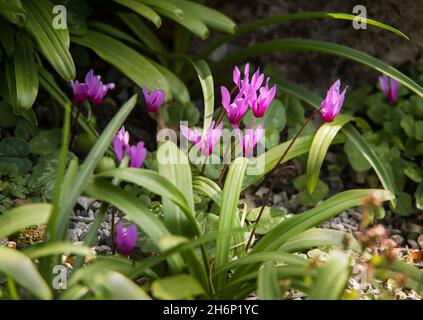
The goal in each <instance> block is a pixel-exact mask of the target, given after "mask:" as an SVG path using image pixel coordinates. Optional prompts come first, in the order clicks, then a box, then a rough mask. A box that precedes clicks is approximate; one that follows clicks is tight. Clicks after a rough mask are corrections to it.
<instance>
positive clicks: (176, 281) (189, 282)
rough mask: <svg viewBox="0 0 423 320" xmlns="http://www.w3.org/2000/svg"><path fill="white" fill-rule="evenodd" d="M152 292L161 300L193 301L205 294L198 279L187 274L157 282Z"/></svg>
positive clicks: (154, 283) (153, 285) (152, 287)
mask: <svg viewBox="0 0 423 320" xmlns="http://www.w3.org/2000/svg"><path fill="white" fill-rule="evenodd" d="M151 292H152V294H153V296H154V297H155V298H157V299H161V300H182V299H193V298H194V297H196V296H199V295H203V294H205V292H204V289H203V288H202V286H201V284H200V283H199V282H198V281H197V279H195V278H194V277H192V276H190V275H187V274H181V275H176V276H171V277H165V278H162V279H160V280H156V281H154V282H153V284H152V285H151Z"/></svg>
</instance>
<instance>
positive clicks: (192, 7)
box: [168, 0, 236, 33]
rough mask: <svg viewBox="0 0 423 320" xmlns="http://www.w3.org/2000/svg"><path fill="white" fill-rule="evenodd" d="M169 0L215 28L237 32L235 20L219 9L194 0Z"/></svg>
mask: <svg viewBox="0 0 423 320" xmlns="http://www.w3.org/2000/svg"><path fill="white" fill-rule="evenodd" d="M168 1H169V2H171V3H173V4H175V5H177V6H179V7H180V8H181V9H183V10H184V13H186V12H189V13H191V14H192V15H193V16H195V17H198V18H199V19H201V20H202V21H203V22H204V23H205V24H206V25H207V26H209V27H211V28H213V29H216V30H219V31H223V32H227V33H234V32H235V28H236V24H235V22H234V21H232V19H230V18H228V17H227V16H225V15H224V14H223V13H221V12H219V11H217V10H214V9H212V8H209V7H206V6H203V5H202V4H199V3H196V2H194V1H186V0H168Z"/></svg>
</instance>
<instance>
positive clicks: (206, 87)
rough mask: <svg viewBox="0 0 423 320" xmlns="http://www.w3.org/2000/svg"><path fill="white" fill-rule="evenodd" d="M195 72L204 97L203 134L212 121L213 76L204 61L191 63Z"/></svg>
mask: <svg viewBox="0 0 423 320" xmlns="http://www.w3.org/2000/svg"><path fill="white" fill-rule="evenodd" d="M191 63H192V64H193V66H194V68H195V70H196V71H197V75H198V79H199V80H200V83H201V88H202V89H203V97H204V124H203V128H204V132H206V130H207V129H208V128H209V127H210V125H211V123H212V120H213V112H214V85H213V76H212V74H211V71H210V68H209V66H208V64H207V62H206V61H204V60H198V61H192V60H191Z"/></svg>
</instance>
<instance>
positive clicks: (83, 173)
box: [51, 95, 137, 240]
mask: <svg viewBox="0 0 423 320" xmlns="http://www.w3.org/2000/svg"><path fill="white" fill-rule="evenodd" d="M136 102H137V96H136V95H134V96H133V97H132V98H131V99H129V100H128V101H127V102H126V103H125V104H124V105H123V106H122V107H121V108H120V110H119V112H118V113H117V114H116V115H115V116H114V117H113V119H112V120H111V121H110V122H109V124H108V125H107V127H106V128H105V129H104V131H103V133H102V134H101V136H100V138H99V139H98V141H97V143H96V144H95V145H94V147H93V148H92V149H91V151H90V153H89V154H88V156H87V157H86V159H85V161H84V164H83V165H82V166H81V168H80V170H79V172H78V175H77V176H76V178H75V179H74V181H73V183H72V186H71V187H70V188H69V194H68V197H67V198H66V199H65V201H64V202H63V203H61V206H60V209H59V211H58V212H57V216H55V217H53V218H52V221H54V222H55V225H54V226H53V225H52V226H51V229H52V230H53V233H52V234H53V235H54V237H53V238H52V239H60V240H64V239H65V238H66V230H67V226H68V222H69V217H70V214H71V212H72V209H73V207H74V206H75V203H76V201H77V199H78V197H79V196H80V194H81V193H82V192H83V191H84V189H85V186H86V185H87V184H88V182H89V180H90V178H91V175H92V174H93V172H94V169H95V168H96V166H97V164H98V162H99V161H100V160H101V158H102V157H103V155H104V153H105V152H106V150H107V149H108V148H109V146H110V144H111V141H112V139H113V137H114V135H115V134H116V132H117V131H118V130H119V128H120V127H121V126H122V124H123V122H124V121H125V119H126V118H127V117H128V115H129V113H130V112H131V111H132V109H133V108H134V107H135V104H136ZM56 237H57V238H56Z"/></svg>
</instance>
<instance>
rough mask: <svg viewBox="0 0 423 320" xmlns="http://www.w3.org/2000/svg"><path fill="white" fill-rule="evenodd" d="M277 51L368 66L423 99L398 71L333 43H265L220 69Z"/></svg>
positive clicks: (229, 59) (221, 64)
mask: <svg viewBox="0 0 423 320" xmlns="http://www.w3.org/2000/svg"><path fill="white" fill-rule="evenodd" d="M275 51H311V52H321V53H326V54H329V55H334V56H338V57H343V58H347V59H350V60H353V61H356V62H359V63H362V64H364V65H367V66H369V67H371V68H373V69H375V70H377V71H379V72H381V73H384V74H386V75H387V76H389V77H390V78H393V79H396V80H398V81H399V82H400V83H401V84H402V85H404V86H405V87H407V88H409V89H410V90H411V91H413V92H414V93H416V94H417V95H419V96H420V97H422V98H423V88H422V87H421V86H420V85H419V84H418V83H416V82H415V81H414V80H412V79H410V78H409V77H407V76H406V75H404V74H403V73H401V72H400V71H398V70H397V69H395V68H393V67H391V66H390V65H388V64H386V63H384V62H382V61H381V60H379V59H376V58H374V57H372V56H370V55H368V54H367V53H364V52H361V51H359V50H356V49H352V48H349V47H346V46H343V45H340V44H336V43H332V42H325V41H318V40H310V39H281V40H271V41H265V42H262V43H259V44H256V45H254V46H251V47H248V48H245V49H242V50H240V51H238V52H236V53H234V54H232V55H229V56H227V57H225V58H224V59H222V60H221V61H220V62H219V63H218V66H219V68H223V67H226V66H228V65H233V64H234V63H236V62H238V61H241V60H244V59H246V58H250V57H253V56H257V55H262V54H265V53H267V52H275Z"/></svg>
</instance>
